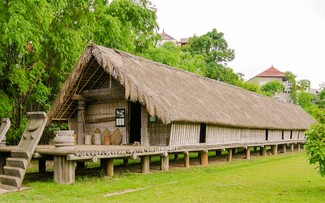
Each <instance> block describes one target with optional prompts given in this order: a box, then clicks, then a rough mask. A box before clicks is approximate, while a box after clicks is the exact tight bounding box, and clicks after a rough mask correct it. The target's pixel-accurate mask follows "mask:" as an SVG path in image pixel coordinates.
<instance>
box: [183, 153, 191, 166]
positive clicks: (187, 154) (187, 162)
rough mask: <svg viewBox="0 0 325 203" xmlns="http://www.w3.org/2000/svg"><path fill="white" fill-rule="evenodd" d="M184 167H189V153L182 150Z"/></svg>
mask: <svg viewBox="0 0 325 203" xmlns="http://www.w3.org/2000/svg"><path fill="white" fill-rule="evenodd" d="M184 167H185V168H189V167H190V153H189V152H184Z"/></svg>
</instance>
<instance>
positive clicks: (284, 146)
mask: <svg viewBox="0 0 325 203" xmlns="http://www.w3.org/2000/svg"><path fill="white" fill-rule="evenodd" d="M282 150H283V154H285V153H287V144H284V145H282Z"/></svg>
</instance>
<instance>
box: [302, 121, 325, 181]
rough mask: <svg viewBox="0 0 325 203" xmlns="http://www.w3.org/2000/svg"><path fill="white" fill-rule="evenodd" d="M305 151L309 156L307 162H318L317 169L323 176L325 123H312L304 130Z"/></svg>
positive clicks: (324, 172)
mask: <svg viewBox="0 0 325 203" xmlns="http://www.w3.org/2000/svg"><path fill="white" fill-rule="evenodd" d="M306 135H307V143H306V151H307V154H308V156H309V163H310V164H316V163H318V167H317V168H318V171H319V174H320V175H321V176H323V177H324V176H325V124H320V123H317V124H314V125H313V126H311V127H310V129H309V130H308V131H307V132H306Z"/></svg>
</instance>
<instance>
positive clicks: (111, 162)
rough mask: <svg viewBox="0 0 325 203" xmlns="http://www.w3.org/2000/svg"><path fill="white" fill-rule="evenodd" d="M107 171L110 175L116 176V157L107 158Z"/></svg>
mask: <svg viewBox="0 0 325 203" xmlns="http://www.w3.org/2000/svg"><path fill="white" fill-rule="evenodd" d="M105 172H106V175H107V176H108V177H113V176H114V159H108V160H107V162H106V168H105Z"/></svg>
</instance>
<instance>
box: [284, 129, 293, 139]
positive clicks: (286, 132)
mask: <svg viewBox="0 0 325 203" xmlns="http://www.w3.org/2000/svg"><path fill="white" fill-rule="evenodd" d="M290 133H291V131H290V130H285V131H283V137H284V140H290Z"/></svg>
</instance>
